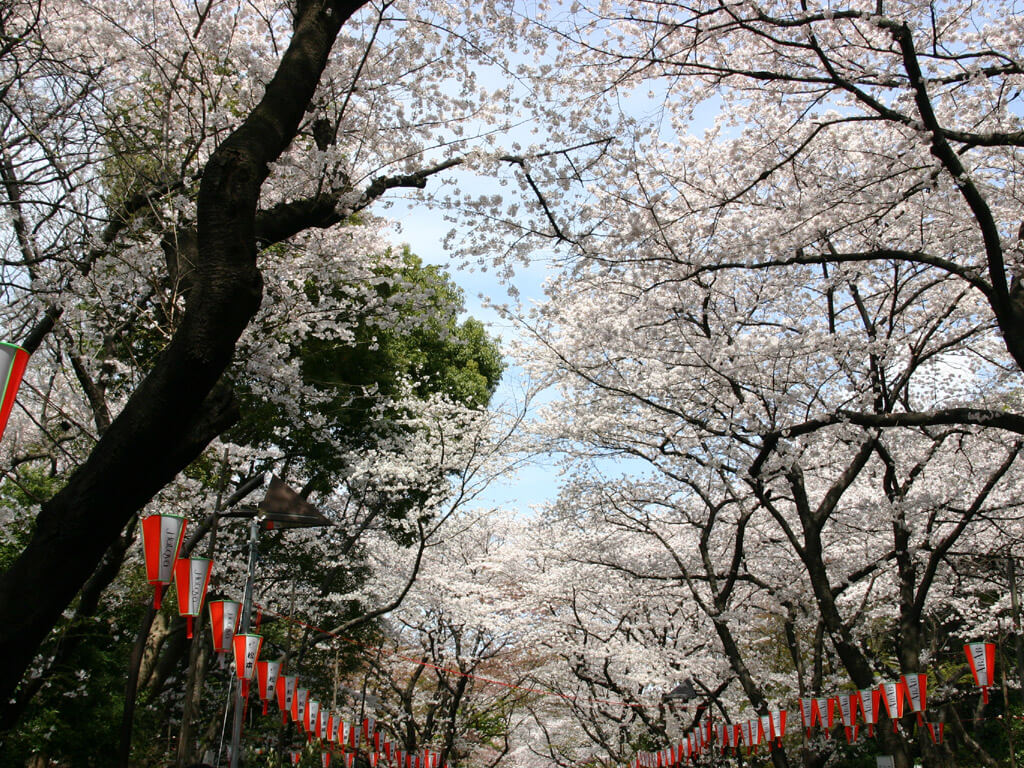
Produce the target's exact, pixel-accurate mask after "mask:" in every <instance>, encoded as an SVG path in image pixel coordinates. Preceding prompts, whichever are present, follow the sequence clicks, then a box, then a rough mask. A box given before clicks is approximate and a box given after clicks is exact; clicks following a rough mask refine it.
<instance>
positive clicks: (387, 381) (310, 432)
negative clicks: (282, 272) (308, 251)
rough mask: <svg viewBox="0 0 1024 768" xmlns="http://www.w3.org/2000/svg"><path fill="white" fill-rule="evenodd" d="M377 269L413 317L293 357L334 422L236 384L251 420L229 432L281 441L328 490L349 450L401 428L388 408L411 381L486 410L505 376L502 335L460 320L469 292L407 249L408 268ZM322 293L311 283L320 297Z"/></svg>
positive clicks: (316, 341)
mask: <svg viewBox="0 0 1024 768" xmlns="http://www.w3.org/2000/svg"><path fill="white" fill-rule="evenodd" d="M377 274H378V276H379V277H382V278H386V279H385V280H382V281H381V282H380V284H379V286H378V288H377V292H378V294H379V296H380V298H381V299H382V300H384V301H385V302H386V303H387V304H388V305H389V306H391V307H392V308H393V309H397V311H398V314H399V316H400V317H402V318H403V319H407V320H408V322H402V323H399V324H398V325H399V328H398V329H395V328H393V327H391V326H385V327H381V326H380V325H379V324H378V323H377V322H375V320H374V318H373V317H372V316H364V317H360V318H358V319H357V322H356V329H355V338H354V340H353V341H352V342H350V343H349V342H339V341H336V340H331V339H323V338H317V337H313V336H310V337H307V338H303V339H298V340H296V341H295V342H294V343H292V344H291V354H292V355H293V356H296V357H298V358H300V359H301V361H302V366H301V367H302V378H303V381H304V383H306V384H307V385H310V386H312V387H314V388H315V389H316V390H317V391H318V392H319V393H323V394H326V395H327V396H328V399H327V401H326V402H324V403H317V404H314V405H310V406H308V408H307V410H306V411H305V412H304V413H305V414H309V415H310V416H314V415H315V416H318V417H323V418H325V419H326V424H325V425H323V426H314V423H315V422H316V421H317V420H316V419H310V418H299V419H294V418H293V417H291V416H290V415H289V414H287V413H285V412H284V409H283V408H281V407H280V406H278V405H277V404H275V403H271V402H268V401H267V400H266V399H264V398H262V397H259V396H257V395H255V394H254V393H253V390H252V388H251V387H248V386H247V385H246V382H244V381H239V382H236V385H237V389H238V392H239V395H240V401H241V404H242V419H241V422H240V423H239V425H238V426H237V427H236V428H235V429H234V430H232V432H231V433H230V435H229V437H230V438H231V439H232V440H234V441H236V442H240V443H243V444H249V445H253V446H268V445H270V444H274V445H277V446H279V447H280V448H281V449H283V450H284V452H285V454H286V455H287V456H288V457H289V458H290V460H291V461H292V462H293V465H294V466H297V467H301V468H302V469H303V470H304V471H305V474H306V475H307V476H309V477H315V478H318V479H319V481H320V482H319V483H318V487H319V488H320V489H326V488H327V487H329V486H330V485H331V483H332V482H334V480H335V478H337V476H338V475H339V474H341V473H342V472H343V471H344V469H345V456H344V454H345V453H346V452H347V451H349V450H357V449H360V448H366V447H368V446H371V445H373V444H374V442H375V441H376V440H378V439H380V438H382V437H385V436H387V435H390V434H392V433H393V431H394V430H395V429H396V427H395V418H396V417H397V416H398V415H399V414H397V413H396V412H395V411H394V410H391V409H390V408H388V407H387V406H386V405H384V406H383V407H381V404H382V403H383V404H386V403H387V402H388V401H389V400H390V399H392V398H396V397H398V396H399V395H400V394H401V392H402V390H403V387H404V386H405V384H406V382H408V381H412V382H413V392H414V394H415V395H417V396H418V397H424V398H425V397H429V396H431V395H434V394H440V393H443V394H445V395H447V396H449V397H451V398H452V399H453V400H455V401H457V402H460V403H462V404H464V405H467V406H469V407H473V408H480V407H483V406H485V405H487V403H488V402H489V401H490V398H491V395H492V394H493V392H494V389H495V388H496V387H497V384H498V381H499V379H500V378H501V373H502V367H503V366H502V361H501V355H500V352H499V350H498V347H497V344H496V342H495V340H493V339H491V338H490V337H489V336H488V335H487V332H486V330H485V329H484V327H483V325H482V324H481V323H480V322H479V321H477V320H473V319H467V320H465V321H462V322H460V321H459V315H460V313H461V312H462V311H463V308H464V306H463V296H462V292H461V290H460V289H459V288H458V287H456V286H455V285H454V284H453V283H452V282H451V279H450V278H449V277H448V275H447V274H446V273H445V272H444V271H443V270H441V269H440V268H439V267H436V266H426V265H424V264H423V263H422V262H421V260H420V259H419V258H418V257H417V256H415V255H413V254H412V253H410V252H409V251H405V252H404V253H403V258H402V267H401V268H400V269H399V270H397V271H393V270H391V269H388V268H386V267H380V268H378V270H377ZM319 290H320V288H319V286H314V285H310V286H307V291H308V292H309V295H310V298H311V300H312V301H314V303H317V302H318V298H319V294H318V291H319ZM392 502H394V500H392Z"/></svg>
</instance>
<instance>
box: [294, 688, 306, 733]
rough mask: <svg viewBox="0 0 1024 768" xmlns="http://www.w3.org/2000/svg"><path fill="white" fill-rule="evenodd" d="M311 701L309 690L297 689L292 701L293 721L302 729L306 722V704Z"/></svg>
mask: <svg viewBox="0 0 1024 768" xmlns="http://www.w3.org/2000/svg"><path fill="white" fill-rule="evenodd" d="M308 701H309V689H308V688H296V689H295V698H294V699H292V721H293V722H296V723H298V724H299V726H300V727H301V726H302V725H303V724H304V723H305V722H306V703H307V702H308Z"/></svg>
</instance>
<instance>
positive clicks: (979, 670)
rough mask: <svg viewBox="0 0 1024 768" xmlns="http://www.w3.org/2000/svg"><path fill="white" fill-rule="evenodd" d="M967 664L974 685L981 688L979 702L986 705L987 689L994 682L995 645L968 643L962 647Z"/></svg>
mask: <svg viewBox="0 0 1024 768" xmlns="http://www.w3.org/2000/svg"><path fill="white" fill-rule="evenodd" d="M964 653H966V654H967V663H968V664H970V665H971V674H972V675H974V684H975V685H977V686H978V687H979V688H981V700H982V701H983V702H985V703H986V704H988V689H989V688H990V687H991V686H992V684H993V683H994V682H995V675H996V646H995V643H968V644H967V645H965V646H964Z"/></svg>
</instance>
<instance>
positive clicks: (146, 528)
mask: <svg viewBox="0 0 1024 768" xmlns="http://www.w3.org/2000/svg"><path fill="white" fill-rule="evenodd" d="M184 538H185V518H184V517H182V516H181V515H150V516H149V517H147V518H145V519H144V520H143V521H142V552H143V554H144V555H145V558H146V579H147V580H148V581H149V583H150V584H152V585H153V608H154V609H155V610H160V593H161V591H162V590H161V587H166V586H167V585H168V584H170V583H171V578H172V577H173V576H174V562H175V561H176V560H177V559H178V551H179V550H180V549H181V542H182V539H184Z"/></svg>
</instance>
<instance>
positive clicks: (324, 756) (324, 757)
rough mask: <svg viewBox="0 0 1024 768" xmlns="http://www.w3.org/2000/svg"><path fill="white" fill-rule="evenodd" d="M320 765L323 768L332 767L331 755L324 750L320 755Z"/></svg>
mask: <svg viewBox="0 0 1024 768" xmlns="http://www.w3.org/2000/svg"><path fill="white" fill-rule="evenodd" d="M320 765H321V768H330V765H331V753H330V752H328V751H327V750H324V751H323V752H321V753H320Z"/></svg>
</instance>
